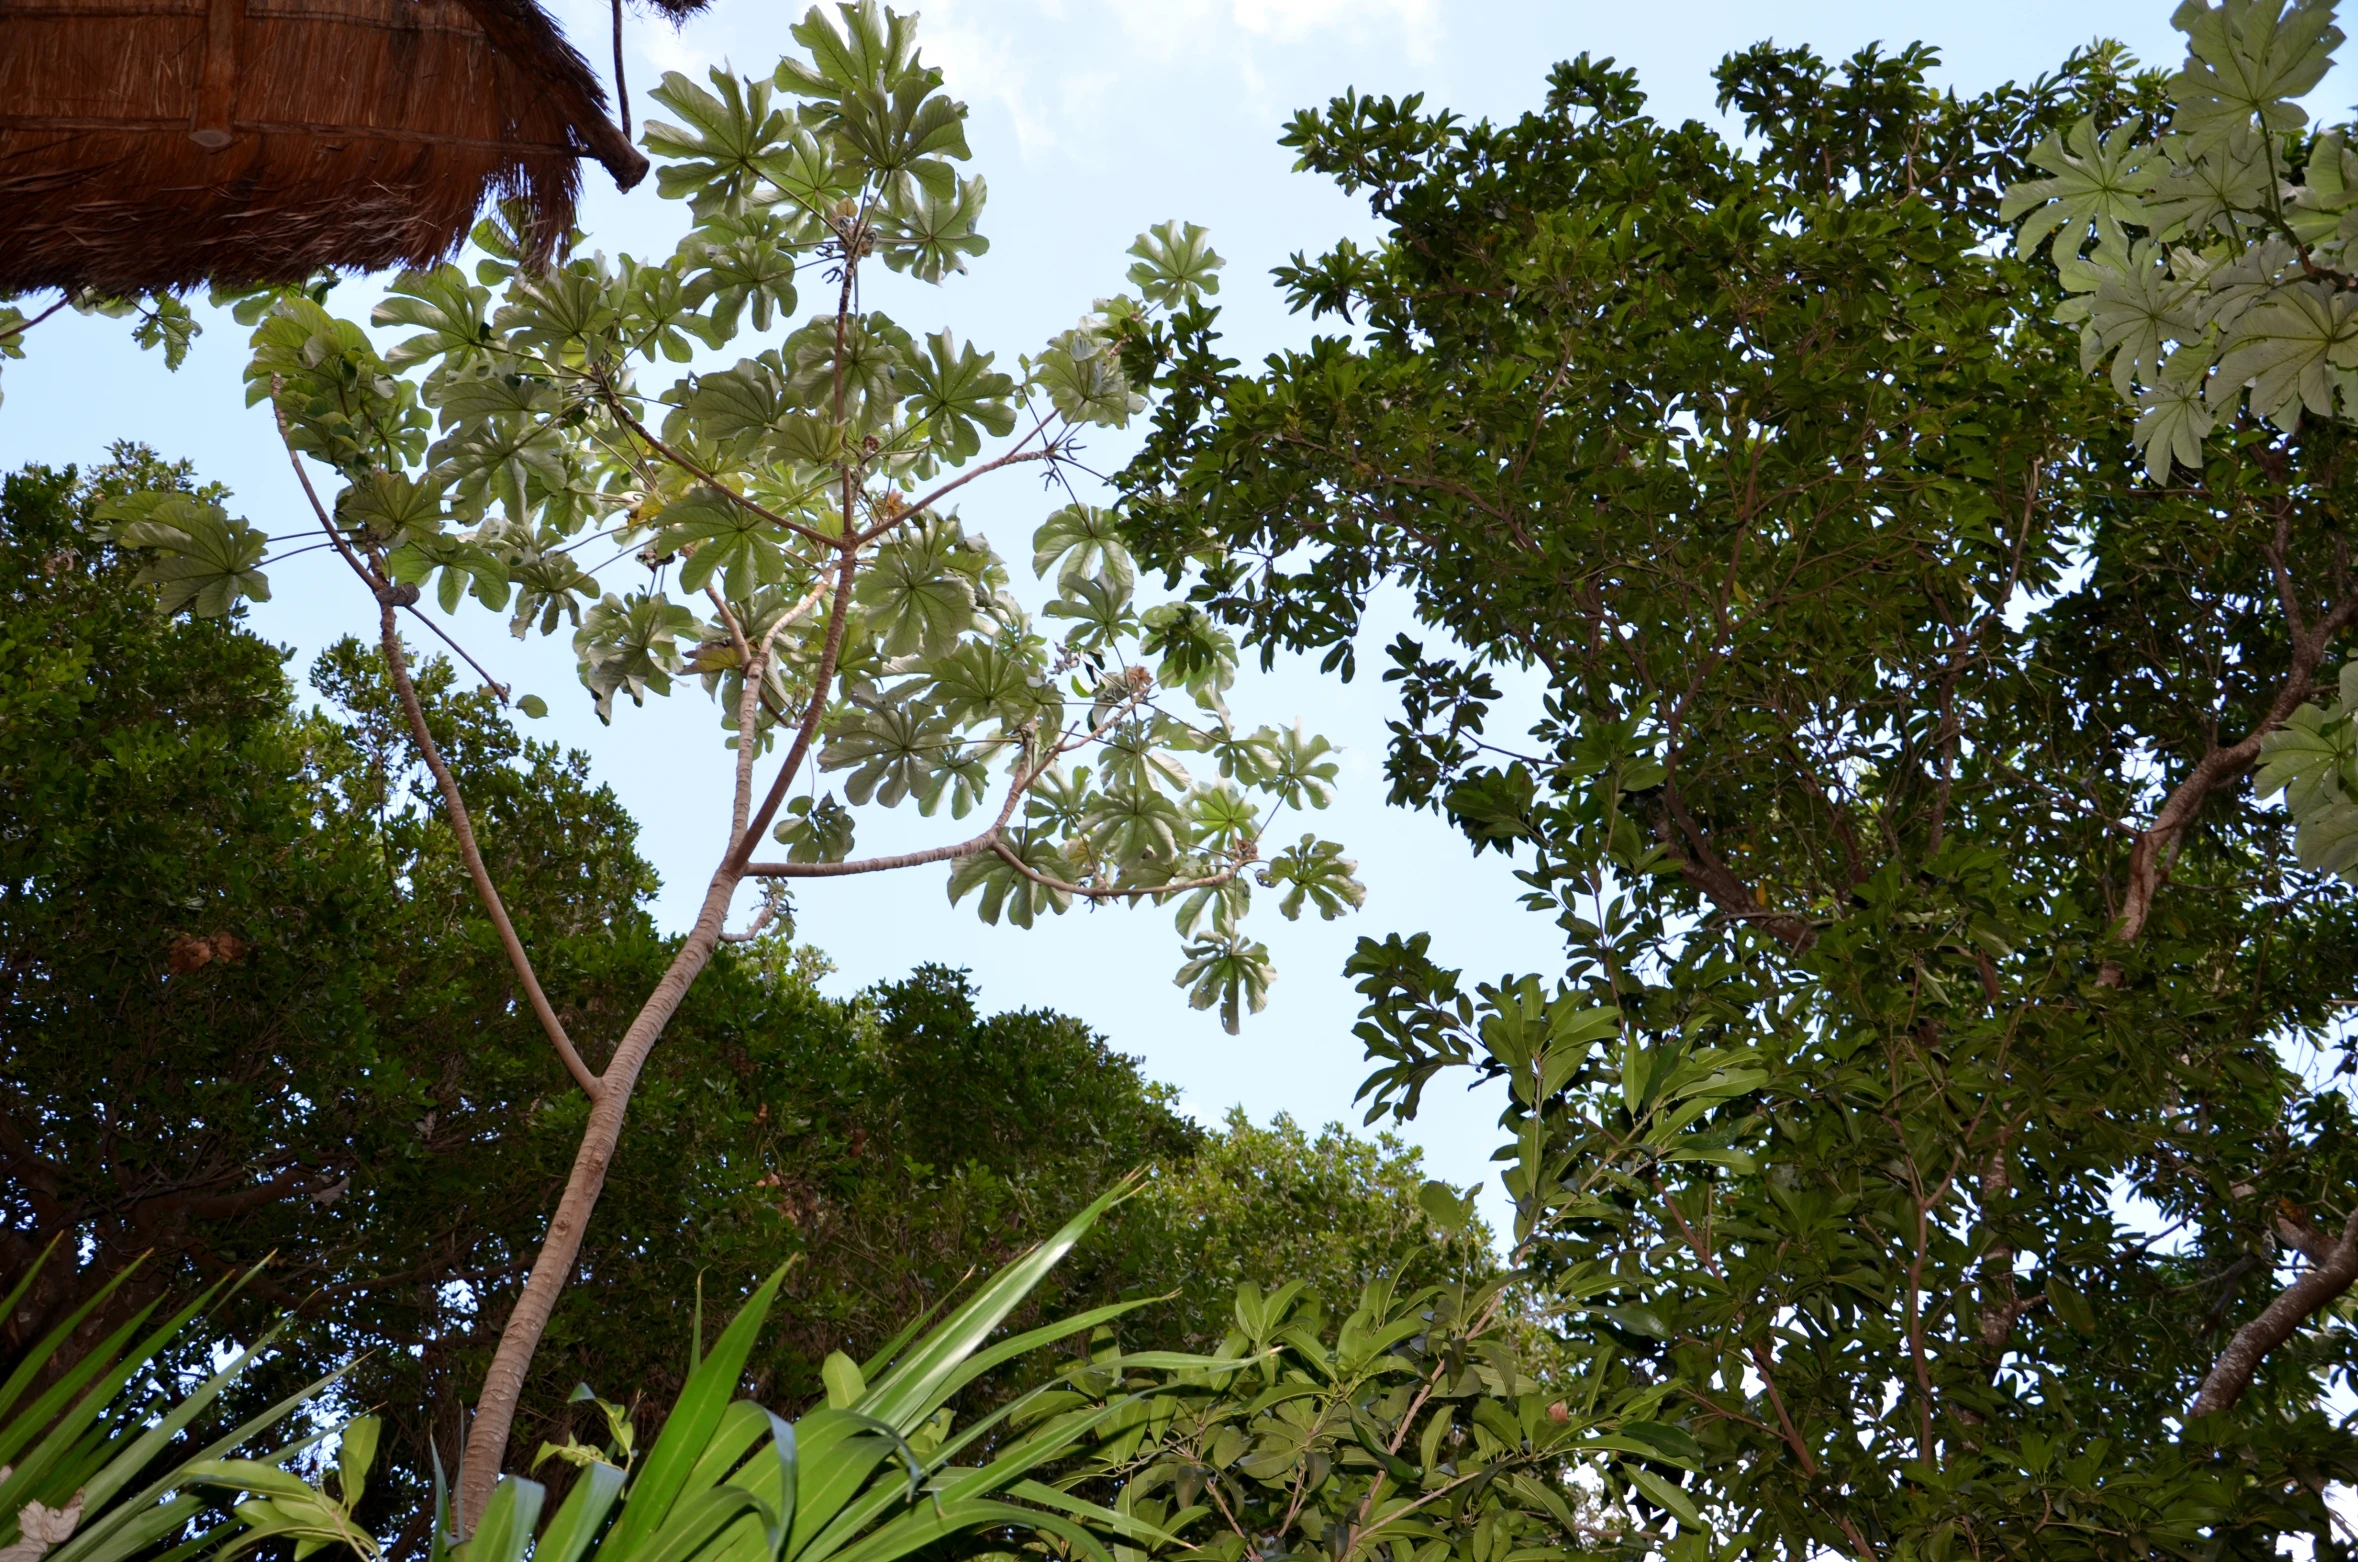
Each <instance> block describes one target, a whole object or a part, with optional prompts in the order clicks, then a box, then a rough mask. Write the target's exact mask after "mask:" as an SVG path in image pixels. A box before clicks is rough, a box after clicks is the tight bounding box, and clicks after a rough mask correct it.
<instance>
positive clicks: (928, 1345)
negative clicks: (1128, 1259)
mask: <svg viewBox="0 0 2358 1562" xmlns="http://www.w3.org/2000/svg"><path fill="white" fill-rule="evenodd" d="M1129 1192H1130V1184H1129V1183H1127V1182H1125V1183H1123V1184H1122V1185H1121V1186H1119V1187H1117V1188H1115V1189H1113V1190H1112V1191H1111V1192H1109V1193H1107V1194H1105V1195H1104V1196H1103V1197H1102V1198H1099V1199H1098V1200H1097V1201H1096V1202H1094V1203H1092V1204H1091V1205H1090V1206H1089V1207H1088V1208H1087V1209H1084V1210H1082V1211H1081V1212H1080V1213H1079V1214H1078V1215H1075V1216H1074V1217H1073V1218H1072V1219H1071V1220H1068V1221H1066V1222H1065V1223H1064V1226H1063V1227H1062V1228H1061V1229H1060V1230H1058V1231H1057V1233H1056V1234H1055V1235H1054V1236H1052V1237H1050V1238H1049V1239H1048V1240H1047V1241H1045V1242H1043V1243H1041V1244H1040V1245H1039V1246H1038V1247H1035V1248H1033V1249H1032V1250H1031V1251H1030V1252H1028V1253H1026V1254H1024V1256H1023V1257H1021V1258H1019V1259H1017V1260H1016V1261H1015V1262H1014V1263H1012V1264H1009V1265H1008V1266H1007V1267H1006V1268H1005V1269H1002V1270H1000V1271H999V1272H998V1273H997V1274H995V1275H993V1276H991V1278H990V1279H989V1280H987V1281H985V1282H984V1283H983V1285H982V1287H981V1288H980V1289H979V1290H977V1291H976V1292H975V1293H974V1296H973V1297H972V1299H970V1300H969V1301H968V1302H967V1303H966V1305H965V1306H963V1307H961V1308H959V1309H958V1310H957V1311H956V1312H954V1313H952V1314H951V1315H950V1316H949V1317H948V1318H947V1319H945V1320H943V1321H942V1323H941V1324H940V1326H938V1327H937V1328H936V1329H935V1330H934V1331H933V1333H931V1334H930V1335H928V1336H926V1339H925V1342H924V1343H923V1344H922V1345H919V1346H918V1347H917V1348H916V1349H915V1350H914V1351H912V1352H911V1353H910V1355H909V1358H908V1359H907V1360H906V1361H903V1362H901V1363H899V1364H897V1365H896V1366H894V1367H893V1369H892V1370H891V1371H890V1372H887V1373H886V1374H885V1375H884V1376H883V1377H882V1378H881V1379H879V1380H878V1381H877V1382H876V1383H875V1384H874V1385H872V1386H871V1387H870V1388H869V1390H868V1392H867V1393H866V1394H864V1395H862V1396H861V1397H860V1402H859V1403H858V1404H856V1405H854V1406H853V1407H852V1408H853V1409H855V1410H858V1411H860V1412H861V1413H862V1414H864V1415H871V1416H874V1417H875V1418H876V1419H877V1420H879V1421H883V1422H886V1423H889V1424H890V1425H892V1426H894V1427H897V1428H899V1429H900V1431H901V1433H902V1434H903V1435H904V1436H905V1435H907V1434H908V1433H910V1432H914V1431H915V1430H916V1429H917V1428H918V1426H919V1425H921V1424H922V1423H923V1422H924V1420H925V1418H926V1417H928V1416H930V1415H932V1414H933V1413H934V1411H935V1410H937V1409H939V1408H940V1407H941V1403H942V1401H943V1399H945V1398H946V1397H947V1393H946V1390H947V1387H948V1385H949V1384H950V1383H951V1382H952V1381H953V1380H954V1379H955V1378H956V1376H957V1373H958V1369H959V1367H960V1366H961V1365H962V1364H963V1363H964V1362H965V1361H966V1360H967V1358H969V1357H970V1356H972V1355H973V1354H974V1353H975V1351H976V1350H978V1349H979V1348H980V1347H981V1346H982V1343H983V1341H985V1340H987V1339H989V1338H990V1336H991V1331H992V1330H994V1329H996V1328H998V1327H999V1325H1000V1324H1001V1323H1003V1322H1005V1321H1006V1318H1007V1315H1008V1314H1009V1313H1011V1312H1013V1311H1014V1310H1015V1309H1016V1307H1017V1305H1018V1304H1020V1303H1021V1302H1022V1301H1023V1299H1024V1298H1025V1297H1026V1296H1028V1295H1030V1294H1031V1292H1032V1290H1033V1288H1034V1287H1036V1286H1038V1285H1039V1283H1040V1282H1041V1281H1042V1280H1043V1279H1045V1278H1047V1275H1048V1271H1049V1270H1051V1269H1053V1268H1055V1267H1056V1265H1057V1263H1058V1262H1059V1261H1060V1260H1061V1259H1063V1257H1064V1256H1065V1255H1066V1254H1067V1253H1070V1252H1071V1251H1072V1250H1073V1245H1074V1244H1075V1243H1077V1242H1079V1241H1080V1240H1081V1238H1082V1237H1083V1236H1085V1235H1087V1234H1088V1231H1089V1228H1090V1227H1091V1226H1093V1225H1095V1224H1096V1223H1097V1218H1098V1217H1099V1216H1100V1215H1102V1214H1104V1213H1105V1212H1106V1211H1107V1210H1108V1209H1110V1208H1111V1207H1112V1206H1113V1205H1114V1204H1115V1203H1116V1202H1117V1201H1118V1200H1120V1199H1122V1198H1125V1197H1127V1196H1128V1194H1129ZM1066 1332H1068V1333H1069V1332H1070V1331H1069V1330H1068V1331H1066Z"/></svg>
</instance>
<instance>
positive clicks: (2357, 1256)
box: [2186, 1211, 2358, 1420]
mask: <svg viewBox="0 0 2358 1562" xmlns="http://www.w3.org/2000/svg"><path fill="white" fill-rule="evenodd" d="M2315 1246H2316V1244H2311V1243H2304V1244H2303V1251H2306V1252H2310V1256H2311V1258H2312V1262H2311V1264H2310V1266H2309V1268H2308V1269H2306V1270H2304V1271H2303V1272H2302V1274H2301V1277H2300V1278H2299V1279H2297V1280H2295V1281H2294V1282H2293V1283H2292V1284H2291V1285H2288V1286H2286V1287H2285V1288H2284V1289H2283V1290H2282V1291H2280V1292H2278V1293H2277V1295H2276V1299H2275V1300H2274V1301H2272V1302H2270V1303H2269V1304H2268V1305H2267V1306H2266V1307H2263V1308H2261V1309H2260V1315H2259V1316H2258V1317H2257V1318H2254V1319H2253V1320H2252V1321H2251V1322H2249V1323H2247V1324H2245V1325H2244V1326H2243V1327H2242V1328H2240V1329H2238V1330H2236V1331H2235V1338H2234V1339H2232V1340H2229V1341H2228V1342H2227V1348H2226V1349H2225V1350H2223V1351H2221V1352H2220V1353H2219V1359H2218V1361H2217V1362H2215V1363H2214V1364H2213V1365H2212V1367H2211V1371H2210V1376H2208V1377H2206V1378H2204V1379H2203V1380H2202V1392H2201V1393H2199V1394H2197V1395H2195V1396H2194V1404H2193V1405H2192V1406H2191V1407H2190V1408H2189V1409H2188V1410H2187V1412H2186V1415H2187V1419H2189V1420H2193V1419H2196V1418H2198V1417H2201V1416H2208V1415H2217V1414H2218V1413H2219V1412H2220V1411H2223V1410H2231V1409H2233V1408H2234V1407H2235V1402H2236V1401H2237V1400H2239V1399H2241V1398H2243V1392H2244V1390H2245V1389H2247V1388H2249V1387H2251V1383H2252V1375H2253V1374H2254V1373H2256V1372H2258V1371H2259V1370H2260V1363H2261V1362H2263V1361H2265V1360H2266V1359H2267V1358H2268V1353H2269V1352H2270V1351H2272V1350H2274V1349H2275V1348H2276V1347H2277V1346H2279V1345H2282V1344H2283V1343H2284V1342H2285V1341H2286V1340H2289V1339H2291V1338H2292V1337H2293V1335H2294V1334H2295V1333H2297V1332H2299V1330H2300V1327H2301V1325H2302V1324H2304V1323H2307V1322H2308V1321H2309V1319H2310V1318H2311V1317H2312V1316H2313V1315H2315V1314H2316V1313H2318V1312H2320V1311H2322V1310H2323V1309H2324V1308H2326V1307H2328V1306H2331V1305H2332V1304H2333V1303H2334V1302H2335V1301H2337V1300H2339V1299H2340V1297H2341V1295H2342V1293H2343V1292H2345V1291H2347V1290H2349V1289H2350V1285H2351V1283H2352V1282H2353V1281H2358V1211H2352V1213H2351V1215H2350V1218H2349V1219H2348V1220H2347V1221H2345V1222H2344V1223H2343V1225H2342V1236H2341V1240H2340V1241H2339V1242H2335V1243H2333V1244H2332V1245H2331V1246H2330V1247H2327V1248H2325V1250H2324V1251H2323V1252H2322V1254H2320V1253H2318V1252H2315V1251H2313V1250H2312V1249H2313V1248H2314V1247H2315Z"/></svg>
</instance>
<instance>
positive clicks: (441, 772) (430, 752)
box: [270, 375, 599, 1101]
mask: <svg viewBox="0 0 2358 1562" xmlns="http://www.w3.org/2000/svg"><path fill="white" fill-rule="evenodd" d="M270 389H271V398H270V410H271V412H272V414H273V415H274V416H276V418H277V419H278V433H279V438H280V439H281V440H282V441H284V443H285V444H286V447H287V461H288V463H289V464H290V465H292V466H293V467H294V469H295V480H296V481H297V482H299V483H301V484H302V485H303V497H304V498H306V499H308V500H310V501H311V513H312V514H314V515H316V516H317V517H318V518H319V524H320V527H321V529H323V530H324V531H326V533H327V534H328V537H329V539H330V540H331V541H333V542H334V543H335V545H336V551H337V552H338V553H340V554H342V555H343V556H344V562H345V563H347V564H349V565H351V566H352V569H353V572H354V573H355V574H357V575H359V576H360V578H361V579H362V580H364V581H366V582H368V585H369V589H370V590H371V591H372V592H374V593H375V595H376V598H377V605H378V612H379V615H380V618H381V629H382V634H381V636H380V639H381V643H382V645H383V647H384V652H385V670H386V672H387V674H388V675H389V676H390V677H391V678H392V681H393V692H394V695H395V696H396V697H397V698H398V699H399V700H400V702H401V713H402V714H403V715H404V716H406V717H407V718H409V734H410V737H411V738H412V739H413V740H414V741H415V742H416V743H417V746H418V755H419V757H420V758H422V759H424V760H425V762H426V768H427V770H429V771H431V772H432V773H433V776H434V784H435V785H436V786H438V787H440V788H441V789H442V806H443V812H444V813H445V814H446V815H447V816H448V817H449V819H450V832H451V834H452V835H453V836H455V837H457V839H458V844H459V855H460V856H461V857H462V858H464V859H465V861H466V864H467V876H468V877H469V878H471V879H473V880H474V881H475V895H476V898H477V899H479V900H481V901H482V902H483V910H484V913H485V914H486V915H487V916H489V917H490V918H491V925H492V927H493V928H494V929H496V930H497V931H498V933H499V941H500V945H501V947H502V948H504V949H505V950H506V951H507V955H508V964H509V965H510V966H511V967H512V968H514V970H515V973H516V980H517V982H518V983H519V984H520V985H521V986H522V987H523V989H524V994H525V996H526V998H527V999H529V1000H530V1002H531V1004H532V1012H533V1014H534V1016H535V1017H536V1018H538V1019H539V1021H540V1028H541V1029H542V1030H543V1031H544V1032H546V1033H547V1035H548V1038H549V1045H550V1046H552V1047H554V1048H556V1049H557V1056H558V1057H559V1058H560V1059H562V1060H563V1061H564V1064H565V1071H566V1072H567V1073H569V1074H571V1075H572V1076H573V1079H574V1083H576V1084H578V1085H580V1086H581V1088H582V1092H583V1093H584V1094H586V1095H587V1096H588V1097H589V1098H590V1099H591V1100H592V1101H595V1100H596V1099H597V1098H598V1089H599V1082H598V1076H597V1074H596V1073H595V1072H593V1071H592V1070H591V1068H590V1066H589V1065H588V1064H587V1063H585V1062H583V1061H582V1057H581V1054H580V1053H579V1052H577V1051H575V1050H574V1046H573V1038H572V1037H570V1036H568V1035H566V1034H565V1026H564V1023H563V1022H562V1021H560V1020H559V1019H558V1018H557V1011H556V1010H555V1009H554V1008H553V1007H551V1006H550V1004H549V1000H548V995H547V994H546V993H543V992H542V991H541V990H540V978H539V977H538V976H537V975H536V974H534V972H533V969H532V959H531V957H530V956H529V955H527V954H526V953H525V952H524V941H523V940H522V939H521V938H518V937H517V936H516V925H515V923H513V922H511V921H509V920H508V908H507V907H506V906H505V905H503V904H502V903H501V901H500V898H499V888H498V886H496V885H494V884H493V883H492V882H491V870H490V869H489V868H487V867H485V866H484V863H483V852H482V850H481V848H479V847H478V846H477V845H476V843H475V826H474V822H473V820H471V819H470V818H469V817H468V815H467V800H466V798H465V797H464V796H462V795H461V794H460V792H459V784H458V778H457V777H456V776H453V775H452V774H451V773H450V766H448V765H447V764H445V763H443V760H442V750H441V748H440V747H439V746H438V745H437V744H436V743H435V742H434V734H433V733H432V732H431V731H430V730H429V729H428V728H427V726H426V713H425V710H424V708H423V707H422V706H420V705H419V704H418V691H417V686H416V685H415V684H413V683H412V682H411V681H410V677H409V659H408V658H407V657H406V656H404V655H403V654H402V650H401V629H400V621H399V620H398V619H396V618H395V617H394V612H395V610H396V609H398V608H402V607H407V606H408V605H409V604H410V602H411V601H413V600H415V598H416V596H417V588H416V587H414V586H411V587H398V588H397V587H396V586H395V585H394V584H393V582H391V581H389V580H387V579H386V578H385V575H384V572H383V571H382V570H379V569H376V568H374V567H373V565H372V564H370V563H364V562H363V561H362V560H361V559H360V557H359V556H358V555H357V554H355V553H354V552H353V551H352V548H351V546H350V545H349V544H348V543H346V542H345V541H344V538H343V535H342V534H341V533H340V532H338V531H337V530H336V525H335V522H334V521H332V520H330V519H329V518H328V512H327V506H326V505H323V504H321V503H320V502H319V493H318V491H317V490H316V489H314V488H313V487H312V486H311V474H310V473H308V472H306V471H304V470H303V458H302V456H301V455H300V454H299V453H298V452H297V451H296V449H295V442H294V437H293V434H292V432H291V431H290V430H289V429H288V427H287V416H286V412H285V411H284V410H283V409H282V408H281V407H280V406H279V404H278V395H277V392H278V389H279V379H278V376H276V375H273V376H271V380H270ZM405 592H406V595H404V593H405ZM478 671H480V669H478Z"/></svg>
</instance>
